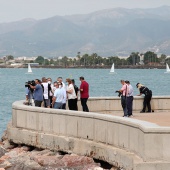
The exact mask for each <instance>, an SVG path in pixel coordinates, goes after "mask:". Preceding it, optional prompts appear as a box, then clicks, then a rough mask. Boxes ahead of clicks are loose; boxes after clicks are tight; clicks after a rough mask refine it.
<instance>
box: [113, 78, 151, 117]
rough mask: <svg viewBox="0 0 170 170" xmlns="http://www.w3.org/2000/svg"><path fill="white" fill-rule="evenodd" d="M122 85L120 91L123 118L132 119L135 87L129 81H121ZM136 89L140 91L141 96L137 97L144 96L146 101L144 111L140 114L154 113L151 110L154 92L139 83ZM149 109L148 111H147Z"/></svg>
mask: <svg viewBox="0 0 170 170" xmlns="http://www.w3.org/2000/svg"><path fill="white" fill-rule="evenodd" d="M120 83H121V84H122V88H121V89H120V90H119V91H116V92H120V94H121V105H122V108H123V113H124V115H123V117H132V116H133V114H132V111H133V96H134V94H133V93H134V92H133V87H132V85H131V84H130V81H128V80H126V81H125V80H120ZM136 87H137V88H138V89H139V94H138V95H137V96H141V95H142V94H144V95H145V96H144V101H143V109H142V110H141V111H140V113H145V112H148V113H149V112H152V110H151V104H150V101H151V98H152V91H151V90H149V89H148V88H147V87H146V86H144V85H142V84H140V83H137V84H136ZM146 108H147V110H146Z"/></svg>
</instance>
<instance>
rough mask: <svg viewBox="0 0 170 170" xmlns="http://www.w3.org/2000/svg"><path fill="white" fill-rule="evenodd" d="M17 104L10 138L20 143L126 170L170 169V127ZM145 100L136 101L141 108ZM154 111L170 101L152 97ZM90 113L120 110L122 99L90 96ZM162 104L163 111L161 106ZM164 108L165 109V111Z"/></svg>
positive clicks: (96, 114) (168, 105) (136, 99)
mask: <svg viewBox="0 0 170 170" xmlns="http://www.w3.org/2000/svg"><path fill="white" fill-rule="evenodd" d="M22 103H23V102H22V101H17V102H15V103H13V106H12V125H11V126H9V127H8V137H9V139H10V140H12V141H13V142H16V143H24V144H28V145H32V146H36V147H41V148H49V149H57V150H63V151H67V152H74V153H77V154H80V155H88V156H93V157H94V158H97V159H101V160H104V161H107V162H109V163H111V164H113V165H115V166H119V167H123V168H124V169H126V170H132V169H133V170H152V169H154V170H160V169H162V170H164V169H168V168H169V167H170V147H169V141H170V128H169V127H160V126H158V125H156V124H153V123H148V122H145V121H140V120H136V119H128V118H123V117H117V116H111V115H106V114H99V113H93V112H89V113H87V112H81V111H69V110H58V109H45V108H38V107H31V106H25V105H23V104H22ZM141 103H142V98H135V100H134V109H135V110H140V109H141V106H142V104H141ZM152 104H153V106H154V109H156V110H168V109H169V107H170V98H168V97H154V99H153V100H152ZM88 105H89V108H90V110H92V111H100V112H105V111H106V112H107V111H113V110H116V111H119V110H121V112H122V109H121V107H120V106H119V105H120V99H119V100H118V98H91V99H90V100H89V101H88ZM159 106H160V107H159ZM162 106H164V107H162Z"/></svg>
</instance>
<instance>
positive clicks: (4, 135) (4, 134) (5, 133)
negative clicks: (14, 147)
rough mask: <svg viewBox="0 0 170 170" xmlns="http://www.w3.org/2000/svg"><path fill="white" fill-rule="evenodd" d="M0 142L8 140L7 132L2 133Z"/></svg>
mask: <svg viewBox="0 0 170 170" xmlns="http://www.w3.org/2000/svg"><path fill="white" fill-rule="evenodd" d="M1 140H2V141H4V140H8V136H7V130H5V131H4V133H3V135H2V137H1Z"/></svg>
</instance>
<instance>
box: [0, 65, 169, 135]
mask: <svg viewBox="0 0 170 170" xmlns="http://www.w3.org/2000/svg"><path fill="white" fill-rule="evenodd" d="M32 70H33V74H26V72H27V69H23V68H19V69H18V68H16V69H0V78H1V83H0V86H1V87H0V94H1V100H0V136H1V135H2V133H3V131H4V130H5V129H6V125H7V123H8V122H9V120H10V119H11V108H12V107H11V106H12V103H13V102H14V101H16V100H23V99H25V82H26V81H29V80H34V79H35V78H39V79H41V78H42V77H43V76H45V77H51V78H52V80H53V81H55V80H56V78H57V77H58V76H62V77H63V79H64V82H65V79H66V78H74V79H75V81H76V85H78V86H79V85H80V82H79V77H80V76H84V77H85V79H86V81H87V82H89V84H90V96H91V97H96V96H116V95H117V94H116V93H115V90H118V89H120V88H121V84H120V80H121V79H127V80H130V82H131V84H132V86H133V87H134V91H135V95H136V94H138V90H137V89H136V86H135V85H136V83H138V82H140V83H142V84H144V85H146V86H148V87H149V88H150V89H151V90H152V91H153V95H156V96H159V95H170V88H169V82H170V81H169V80H170V74H164V71H165V70H160V69H139V70H138V69H117V70H116V74H109V71H110V70H109V69H41V68H39V69H34V68H33V69H32Z"/></svg>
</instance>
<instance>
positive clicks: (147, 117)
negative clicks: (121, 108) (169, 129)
mask: <svg viewBox="0 0 170 170" xmlns="http://www.w3.org/2000/svg"><path fill="white" fill-rule="evenodd" d="M108 114H111V115H114V116H122V115H123V112H122V113H120V112H119V113H113V112H112V113H108ZM128 119H139V120H144V121H148V122H152V123H156V124H157V125H159V126H170V111H169V112H163V111H160V112H159V111H157V112H153V113H137V112H135V113H133V117H132V118H131V117H130V118H128Z"/></svg>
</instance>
